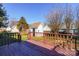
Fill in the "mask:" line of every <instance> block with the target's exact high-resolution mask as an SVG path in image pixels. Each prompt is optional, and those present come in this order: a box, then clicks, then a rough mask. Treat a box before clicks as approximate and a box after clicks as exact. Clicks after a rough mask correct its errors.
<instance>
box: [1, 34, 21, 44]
mask: <svg viewBox="0 0 79 59" xmlns="http://www.w3.org/2000/svg"><path fill="white" fill-rule="evenodd" d="M17 41H18V42H20V41H21V35H20V34H19V33H0V46H3V45H6V44H8V45H9V44H10V43H13V42H17Z"/></svg>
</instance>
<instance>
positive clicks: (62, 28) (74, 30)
mask: <svg viewBox="0 0 79 59" xmlns="http://www.w3.org/2000/svg"><path fill="white" fill-rule="evenodd" d="M64 31H66V26H65V24H63V26H62V27H61V29H60V30H59V32H64ZM69 32H70V33H72V34H73V33H76V32H77V29H76V28H75V23H72V25H71V28H70V29H69Z"/></svg>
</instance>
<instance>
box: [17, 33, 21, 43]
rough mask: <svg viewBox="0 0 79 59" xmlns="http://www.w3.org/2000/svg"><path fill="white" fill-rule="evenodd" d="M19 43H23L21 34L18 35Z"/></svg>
mask: <svg viewBox="0 0 79 59" xmlns="http://www.w3.org/2000/svg"><path fill="white" fill-rule="evenodd" d="M18 41H19V42H21V34H20V33H18Z"/></svg>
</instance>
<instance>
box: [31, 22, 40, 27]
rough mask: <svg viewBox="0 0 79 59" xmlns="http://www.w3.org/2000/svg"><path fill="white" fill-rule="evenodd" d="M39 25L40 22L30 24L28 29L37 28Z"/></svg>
mask: <svg viewBox="0 0 79 59" xmlns="http://www.w3.org/2000/svg"><path fill="white" fill-rule="evenodd" d="M40 24H41V22H35V23H32V24H31V25H30V28H38V26H39V25H40Z"/></svg>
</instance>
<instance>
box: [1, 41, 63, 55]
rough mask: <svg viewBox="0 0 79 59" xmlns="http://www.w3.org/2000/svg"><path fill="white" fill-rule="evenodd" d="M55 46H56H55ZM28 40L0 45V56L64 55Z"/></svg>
mask: <svg viewBox="0 0 79 59" xmlns="http://www.w3.org/2000/svg"><path fill="white" fill-rule="evenodd" d="M55 48H56V47H55ZM55 48H54V49H53V50H52V51H51V50H48V49H46V48H43V47H41V46H38V45H35V44H33V43H30V42H27V41H25V42H15V43H12V44H9V45H4V46H1V47H0V56H64V55H63V54H59V53H58V52H56V51H55Z"/></svg>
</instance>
